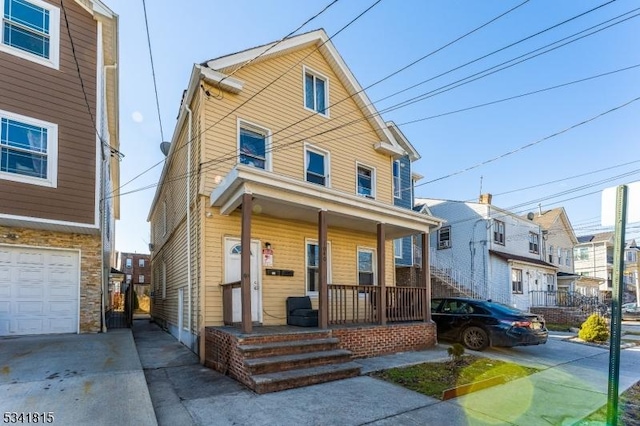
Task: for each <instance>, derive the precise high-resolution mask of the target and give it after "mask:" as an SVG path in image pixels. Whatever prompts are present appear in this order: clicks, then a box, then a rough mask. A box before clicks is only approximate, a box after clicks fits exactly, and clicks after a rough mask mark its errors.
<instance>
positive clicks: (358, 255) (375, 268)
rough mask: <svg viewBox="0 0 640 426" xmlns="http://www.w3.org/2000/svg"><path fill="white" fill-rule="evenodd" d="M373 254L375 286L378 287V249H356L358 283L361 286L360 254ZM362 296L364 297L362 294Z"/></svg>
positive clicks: (362, 247) (358, 247) (363, 247)
mask: <svg viewBox="0 0 640 426" xmlns="http://www.w3.org/2000/svg"><path fill="white" fill-rule="evenodd" d="M361 252H368V253H371V257H372V261H371V267H372V268H373V285H378V265H377V262H378V257H377V255H376V249H375V248H373V247H365V246H357V248H356V283H357V285H360V253H361ZM360 296H364V294H361V295H360Z"/></svg>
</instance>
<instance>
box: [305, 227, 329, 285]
mask: <svg viewBox="0 0 640 426" xmlns="http://www.w3.org/2000/svg"><path fill="white" fill-rule="evenodd" d="M309 244H313V245H316V246H317V245H318V240H317V239H315V238H305V239H304V291H305V294H306V295H307V296H310V297H318V292H317V291H309V281H308V280H309V274H308V272H309V271H308V269H309V250H308V245H309ZM327 284H331V241H327Z"/></svg>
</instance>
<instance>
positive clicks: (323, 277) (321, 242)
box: [318, 210, 329, 329]
mask: <svg viewBox="0 0 640 426" xmlns="http://www.w3.org/2000/svg"><path fill="white" fill-rule="evenodd" d="M318 250H320V255H319V256H318V280H319V281H320V282H319V283H318V285H319V288H318V326H319V327H320V328H321V329H326V328H329V286H328V283H327V211H326V210H320V211H319V212H318Z"/></svg>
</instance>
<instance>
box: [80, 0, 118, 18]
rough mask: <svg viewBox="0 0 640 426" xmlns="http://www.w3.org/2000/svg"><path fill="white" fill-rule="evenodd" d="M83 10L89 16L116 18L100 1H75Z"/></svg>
mask: <svg viewBox="0 0 640 426" xmlns="http://www.w3.org/2000/svg"><path fill="white" fill-rule="evenodd" d="M75 1H76V3H78V4H79V5H80V6H82V8H83V9H84V10H86V11H87V12H89V13H90V14H92V15H93V14H94V13H99V14H100V15H103V16H106V17H107V18H113V17H114V16H117V15H116V14H115V13H113V11H112V10H111V9H109V7H108V6H107V5H106V4H104V3H103V2H101V1H100V0H75Z"/></svg>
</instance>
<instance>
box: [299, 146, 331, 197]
mask: <svg viewBox="0 0 640 426" xmlns="http://www.w3.org/2000/svg"><path fill="white" fill-rule="evenodd" d="M307 151H311V152H313V153H314V154H318V155H322V156H324V159H325V162H324V173H325V175H324V176H325V177H324V185H320V184H318V183H314V182H310V181H308V180H307V167H308V162H307ZM303 161H304V162H303V164H304V169H303V173H304V176H303V177H302V178H303V180H304V181H305V182H307V183H310V184H312V185H317V186H324V187H325V188H331V173H330V171H331V153H330V152H329V151H327V150H324V149H321V148H317V147H315V146H314V145H312V144H309V143H305V144H304V150H303Z"/></svg>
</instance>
